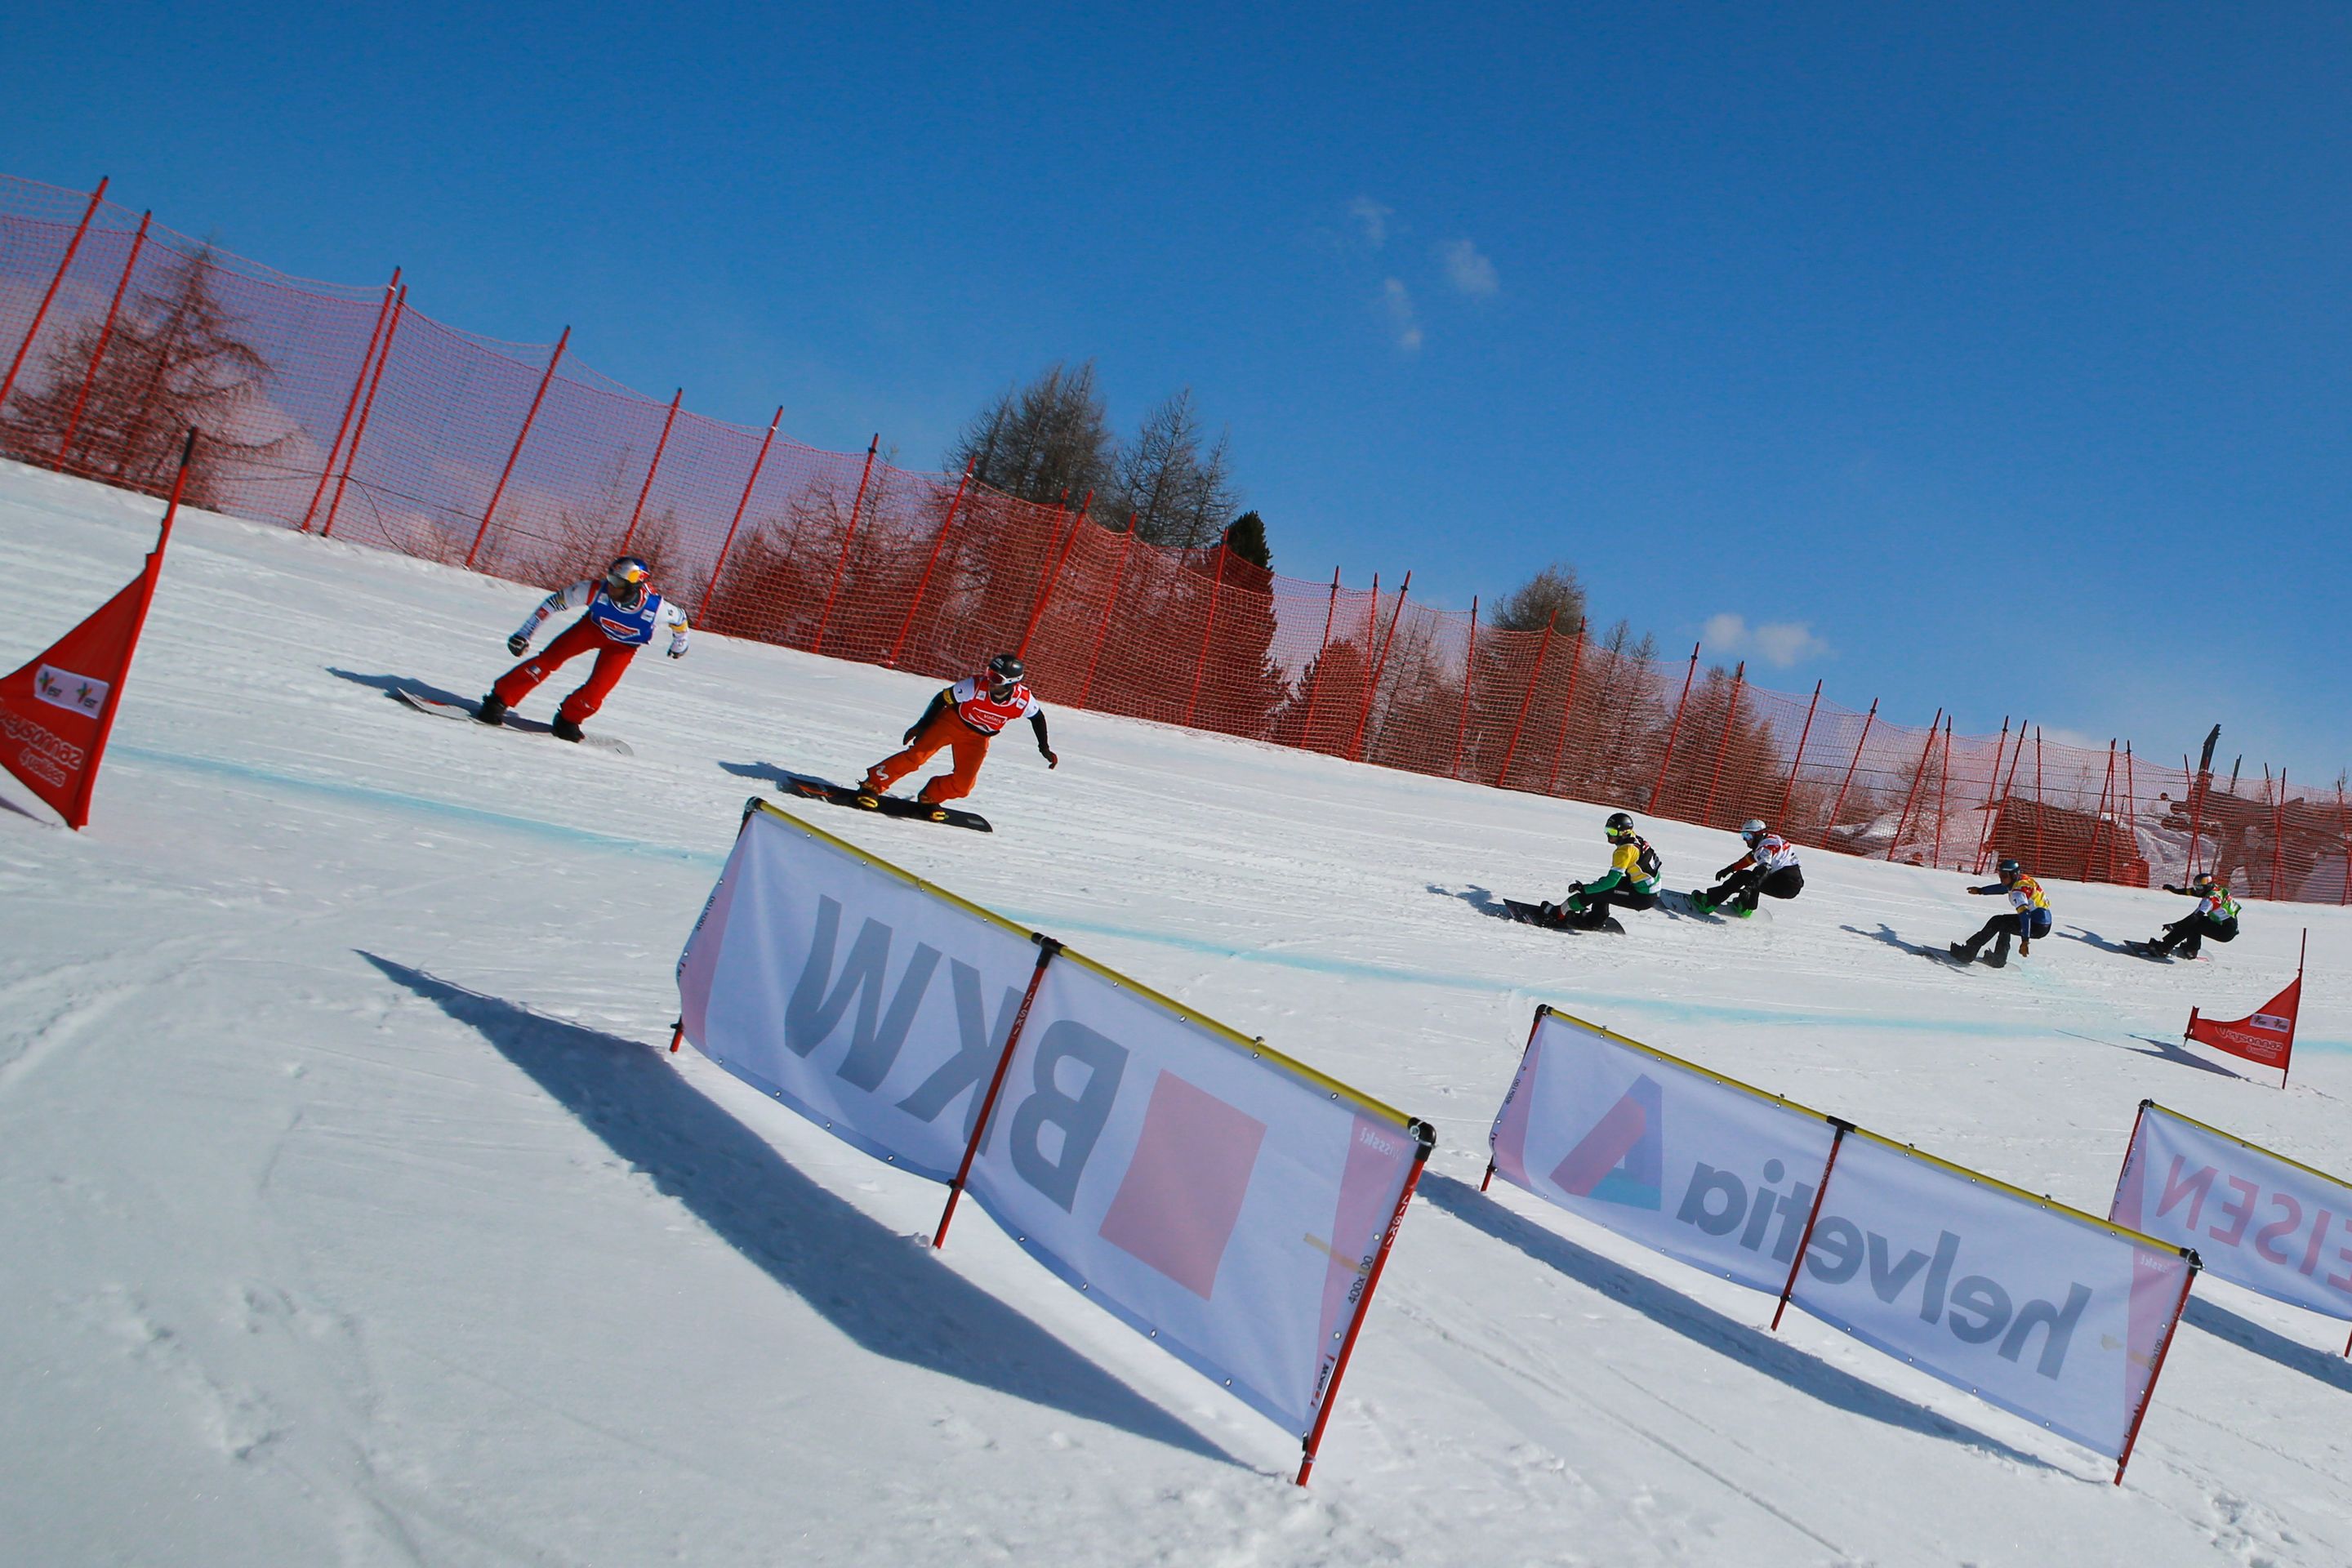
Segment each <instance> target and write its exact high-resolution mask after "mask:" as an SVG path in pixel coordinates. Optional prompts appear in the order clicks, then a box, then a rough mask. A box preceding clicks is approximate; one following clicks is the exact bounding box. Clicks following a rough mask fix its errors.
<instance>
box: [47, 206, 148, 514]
mask: <svg viewBox="0 0 2352 1568" xmlns="http://www.w3.org/2000/svg"><path fill="white" fill-rule="evenodd" d="M154 216H155V215H154V214H153V213H152V212H145V213H141V214H140V215H139V232H138V233H137V234H135V235H133V236H132V237H131V255H130V258H129V259H127V260H125V261H124V262H123V264H122V276H121V279H118V280H117V281H116V283H115V285H114V300H113V302H112V303H110V304H109V305H108V306H107V307H106V324H105V325H104V326H102V327H100V328H99V330H98V347H97V348H95V349H93V350H91V351H90V356H89V369H88V370H87V371H84V372H83V373H82V378H81V392H80V393H79V395H77V396H76V397H75V398H74V405H73V414H72V416H70V417H69V418H68V419H67V420H66V438H65V439H64V440H62V441H60V442H58V455H57V456H56V457H55V458H51V459H50V460H49V468H50V470H51V471H52V472H57V471H60V470H62V469H63V468H65V466H66V457H67V455H68V453H70V452H71V451H72V450H73V443H74V436H75V434H76V433H77V432H79V430H80V429H81V414H82V410H83V409H84V408H87V407H88V406H89V389H90V388H91V387H92V386H94V385H96V384H98V363H99V361H100V360H102V359H104V358H105V357H106V345H107V344H108V343H109V342H112V341H113V339H114V319H115V317H116V316H117V315H118V314H120V313H121V310H122V295H123V292H124V290H126V289H129V288H130V287H131V270H132V269H133V268H136V267H137V266H138V265H139V252H140V251H141V250H142V248H143V247H145V246H146V244H147V225H148V222H149V220H151V219H152V218H153V217H154Z"/></svg>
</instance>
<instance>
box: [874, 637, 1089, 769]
mask: <svg viewBox="0 0 2352 1568" xmlns="http://www.w3.org/2000/svg"><path fill="white" fill-rule="evenodd" d="M1025 673H1027V672H1026V671H1025V670H1024V669H1023V668H1022V665H1021V661H1020V660H1019V659H1017V658H1013V655H1011V654H1009V653H1000V654H998V655H997V656H996V657H995V658H992V659H990V660H989V661H988V672H987V674H985V675H982V676H972V677H970V678H967V679H963V680H959V681H957V682H956V683H955V684H954V685H953V686H950V687H945V688H942V689H940V692H939V693H938V694H937V695H936V696H934V697H933V698H932V699H931V705H930V706H929V707H928V708H926V709H924V710H923V716H922V717H921V718H919V719H918V720H916V721H915V722H914V723H913V724H912V725H910V726H909V727H908V731H907V732H906V734H905V735H903V736H901V737H900V739H902V740H904V741H905V742H907V749H906V750H905V751H903V752H898V753H897V754H896V755H894V756H888V757H885V758H883V759H882V760H881V761H880V762H878V763H875V764H874V765H873V766H872V767H870V768H868V769H866V780H865V785H864V787H865V790H866V793H867V794H868V795H882V794H883V793H885V792H886V791H887V790H888V789H889V787H890V786H891V785H892V784H897V783H898V781H899V780H900V779H902V778H904V777H906V776H907V775H908V773H913V772H914V771H915V770H916V769H917V768H919V767H921V766H922V765H923V764H924V763H928V762H929V761H930V760H931V758H932V757H933V756H934V755H935V754H937V753H938V752H939V750H940V748H941V747H942V746H947V747H952V748H953V749H954V752H955V766H954V767H953V768H951V769H950V770H949V771H948V772H946V773H941V774H940V775H939V776H938V777H936V778H934V779H932V780H931V781H930V782H929V784H925V785H924V786H923V789H922V793H921V794H920V795H917V796H916V797H915V798H916V799H918V800H919V801H921V802H922V803H923V804H924V805H940V804H942V803H943V802H946V801H950V800H961V799H962V798H963V797H964V796H965V795H970V794H971V789H972V785H973V784H977V783H978V782H979V781H980V764H981V763H983V762H985V761H986V760H987V759H988V743H989V742H991V741H993V740H994V739H996V735H997V731H1000V730H1002V729H1003V728H1004V726H1005V725H1007V724H1009V723H1011V722H1012V721H1013V720H1015V719H1026V720H1028V721H1029V726H1030V728H1031V729H1033V730H1034V731H1036V732H1037V753H1038V755H1040V756H1042V757H1044V758H1045V765H1046V766H1047V767H1049V768H1055V767H1059V766H1061V765H1062V759H1061V758H1059V757H1057V756H1055V754H1054V748H1053V747H1052V746H1050V745H1048V744H1046V742H1045V708H1044V707H1043V706H1042V705H1041V704H1040V703H1039V702H1038V700H1037V699H1036V698H1035V697H1034V696H1033V695H1032V694H1031V693H1030V690H1029V689H1028V688H1027V687H1026V686H1024V685H1023V684H1022V683H1021V678H1022V676H1023V675H1024V674H1025Z"/></svg>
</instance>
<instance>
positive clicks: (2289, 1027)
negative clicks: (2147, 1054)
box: [2279, 926, 2352, 1355]
mask: <svg viewBox="0 0 2352 1568" xmlns="http://www.w3.org/2000/svg"><path fill="white" fill-rule="evenodd" d="M2310 956H2311V928H2310V927H2309V926H2305V927H2304V928H2303V943H2302V945H2301V946H2299V947H2297V948H2296V949H2295V950H2294V1017H2292V1018H2289V1019H2288V1020H2287V1021H2286V1052H2285V1054H2284V1056H2282V1057H2281V1058H2279V1088H2281V1089H2284V1088H2285V1087H2286V1075H2287V1072H2288V1070H2289V1069H2290V1068H2293V1067H2294V1032H2295V1030H2297V1029H2299V1028H2301V1027H2302V1026H2303V965H2304V961H2305V959H2307V958H2309V957H2310ZM2344 1353H2345V1354H2346V1355H2352V1340H2347V1341H2346V1342H2345V1344H2344Z"/></svg>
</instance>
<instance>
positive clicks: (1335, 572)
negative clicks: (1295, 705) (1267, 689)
mask: <svg viewBox="0 0 2352 1568" xmlns="http://www.w3.org/2000/svg"><path fill="white" fill-rule="evenodd" d="M1127 526H1128V530H1129V533H1130V534H1131V533H1132V532H1133V531H1134V529H1135V523H1134V521H1133V520H1132V519H1130V520H1129V522H1128V525H1127ZM1372 583H1373V585H1374V586H1376V587H1377V586H1378V585H1379V584H1380V578H1379V577H1378V576H1377V575H1376V576H1374V577H1373V578H1372ZM1338 614H1339V568H1338V567H1337V566H1334V567H1332V568H1331V602H1330V604H1329V605H1328V606H1327V607H1326V608H1325V609H1324V611H1323V645H1322V646H1321V647H1318V648H1317V649H1316V650H1315V673H1313V674H1312V675H1309V676H1308V677H1307V721H1306V722H1305V723H1303V724H1301V725H1300V726H1299V727H1298V744H1299V745H1300V746H1301V747H1302V748H1306V747H1311V746H1313V745H1314V744H1315V694H1316V693H1317V692H1318V691H1319V690H1321V689H1322V686H1323V657H1324V655H1326V654H1328V653H1329V652H1330V651H1331V617H1332V616H1336V615H1338Z"/></svg>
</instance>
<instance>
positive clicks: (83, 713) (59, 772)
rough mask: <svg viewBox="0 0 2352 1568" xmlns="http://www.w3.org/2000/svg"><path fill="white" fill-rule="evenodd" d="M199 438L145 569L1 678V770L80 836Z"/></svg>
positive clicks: (189, 448) (189, 445) (187, 451)
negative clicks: (61, 635)
mask: <svg viewBox="0 0 2352 1568" xmlns="http://www.w3.org/2000/svg"><path fill="white" fill-rule="evenodd" d="M195 450H196V433H195V432H194V430H190V431H189V432H188V439H187V442H186V444H185V445H184V446H183V447H181V449H180V472H179V476H178V477H177V478H176V479H173V481H172V499H171V502H170V504H168V505H167V506H166V507H165V508H164V509H163V531H162V532H161V533H160V534H158V535H157V536H156V540H155V548H154V549H153V550H152V551H150V552H148V555H147V564H146V566H145V567H144V568H143V569H142V571H141V572H140V574H139V575H138V576H136V577H134V578H132V579H131V582H130V583H129V584H126V585H125V586H124V587H123V589H122V591H121V593H119V594H117V595H114V597H112V598H111V599H109V600H108V601H107V602H106V603H105V604H104V605H100V607H99V608H98V610H97V611H96V612H95V613H93V614H92V615H91V616H90V617H89V619H88V620H85V621H84V622H82V623H81V625H79V626H76V627H74V629H73V630H71V631H69V632H68V633H67V634H66V635H65V636H63V637H59V638H58V640H57V641H56V642H54V643H52V644H50V645H49V646H48V647H47V648H45V649H44V650H42V651H41V652H40V653H37V654H36V655H34V656H33V659H32V662H31V663H29V664H27V665H26V666H25V667H24V668H21V669H19V670H17V671H16V673H15V674H13V675H10V676H7V677H5V678H0V767H5V768H6V769H7V770H8V771H9V772H10V773H14V774H16V777H17V778H19V779H21V780H23V781H24V783H25V784H26V787H27V788H29V789H30V790H31V791H32V792H33V793H34V794H35V795H38V796H40V797H41V799H42V800H44V801H46V802H47V803H48V805H50V806H52V807H53V808H55V809H56V811H57V813H58V816H62V817H64V818H65V819H66V826H68V827H71V828H75V829H77V830H79V828H81V827H83V826H86V825H87V824H88V823H89V799H90V795H91V794H92V792H94V791H95V790H96V789H97V787H98V764H99V759H100V758H101V757H103V756H104V755H105V754H106V737H107V736H108V735H109V734H110V732H112V731H113V729H114V710H115V708H116V707H117V705H119V704H120V703H121V700H122V680H123V677H125V676H127V675H129V674H130V673H131V652H132V650H133V649H135V648H136V647H138V646H139V630H140V628H141V627H142V626H145V625H146V623H147V606H148V605H150V604H152V603H153V602H154V598H155V581H156V579H157V577H159V576H160V575H161V574H162V573H163V546H164V545H165V544H167V543H169V542H170V541H171V538H172V519H173V516H175V515H176V514H177V513H178V511H179V510H180V492H181V490H182V489H184V488H185V487H186V485H187V482H188V462H189V459H190V458H193V457H194V455H195Z"/></svg>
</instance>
